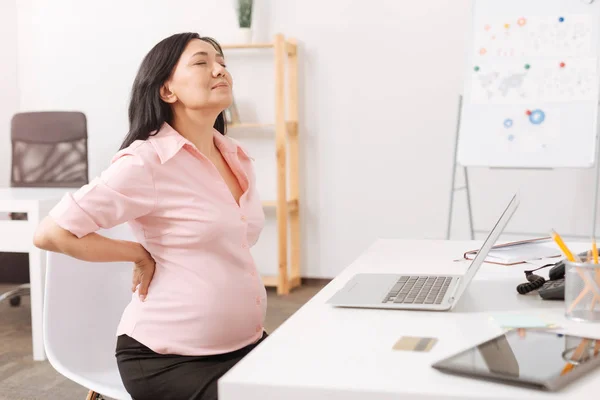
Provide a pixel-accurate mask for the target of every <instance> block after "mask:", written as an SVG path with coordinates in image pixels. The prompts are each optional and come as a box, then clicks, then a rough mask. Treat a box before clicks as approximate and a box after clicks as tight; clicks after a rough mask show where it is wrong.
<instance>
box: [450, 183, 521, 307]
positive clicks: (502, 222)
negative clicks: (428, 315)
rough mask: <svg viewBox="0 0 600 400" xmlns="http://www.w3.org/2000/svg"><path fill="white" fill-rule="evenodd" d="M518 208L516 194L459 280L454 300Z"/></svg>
mask: <svg viewBox="0 0 600 400" xmlns="http://www.w3.org/2000/svg"><path fill="white" fill-rule="evenodd" d="M518 206H519V197H518V194H515V195H514V196H513V198H512V199H511V200H510V203H508V206H507V207H506V209H505V210H504V212H503V213H502V215H501V216H500V218H499V219H498V221H497V222H496V225H495V226H494V228H493V229H492V230H491V232H490V234H489V235H488V237H487V238H486V239H485V242H484V243H483V246H481V248H480V249H479V251H478V252H477V255H476V256H475V258H474V259H473V261H472V262H471V265H470V266H469V268H468V269H467V272H466V273H465V275H464V277H463V278H461V280H460V282H459V287H458V290H457V292H456V294H455V296H454V298H455V299H458V298H460V296H461V295H462V294H463V292H464V291H465V289H466V288H467V286H468V285H469V283H470V282H471V280H472V279H473V277H474V276H475V274H476V273H477V271H478V270H479V267H480V266H481V264H483V262H484V261H485V258H486V257H487V255H488V252H489V251H490V249H491V248H492V247H493V246H494V244H495V243H496V241H497V240H498V238H499V237H500V235H501V234H502V232H503V231H504V228H505V227H506V224H508V221H510V219H511V218H512V216H513V214H514V213H515V211H516V209H517V207H518ZM455 304H456V303H455Z"/></svg>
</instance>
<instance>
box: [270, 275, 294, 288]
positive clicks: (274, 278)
mask: <svg viewBox="0 0 600 400" xmlns="http://www.w3.org/2000/svg"><path fill="white" fill-rule="evenodd" d="M277 281H278V278H277V276H262V282H263V285H265V286H266V287H277ZM288 283H289V287H290V289H294V288H297V287H299V286H300V284H301V283H302V279H301V278H300V277H295V278H290V279H289V280H288Z"/></svg>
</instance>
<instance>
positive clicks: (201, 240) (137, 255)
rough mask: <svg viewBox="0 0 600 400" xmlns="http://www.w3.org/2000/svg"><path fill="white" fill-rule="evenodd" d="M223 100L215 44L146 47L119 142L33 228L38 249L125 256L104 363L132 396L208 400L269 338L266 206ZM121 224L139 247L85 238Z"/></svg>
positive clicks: (173, 40)
mask: <svg viewBox="0 0 600 400" xmlns="http://www.w3.org/2000/svg"><path fill="white" fill-rule="evenodd" d="M231 102H232V78H231V75H230V74H229V72H228V71H227V67H226V64H225V58H224V55H223V51H222V49H221V47H220V46H219V44H218V43H217V42H216V41H215V40H213V39H211V38H208V37H201V36H199V35H198V34H195V33H181V34H176V35H173V36H170V37H168V38H166V39H164V40H162V41H161V42H159V43H158V44H156V46H154V47H153V48H152V49H151V50H150V52H149V53H148V54H147V55H146V57H145V58H144V59H143V61H142V63H141V65H140V68H139V71H138V73H137V76H136V78H135V81H134V83H133V88H132V93H131V100H130V104H129V132H128V134H127V135H126V137H125V140H124V142H123V144H122V146H121V149H120V150H119V151H118V152H117V153H116V154H115V156H114V157H113V159H112V162H111V163H110V165H109V166H108V167H107V168H106V169H105V170H104V171H103V172H102V174H100V176H99V177H97V178H95V179H94V180H92V181H91V182H90V184H88V185H85V186H83V187H82V188H81V189H79V190H78V191H76V192H75V193H73V194H67V195H65V196H64V198H63V199H62V200H61V201H60V202H59V203H58V204H57V205H56V207H55V208H54V209H53V210H52V211H51V212H50V214H49V216H48V217H47V218H46V219H45V220H44V221H43V222H42V223H41V224H40V226H39V227H38V229H37V231H36V234H35V239H34V242H35V245H36V246H37V247H39V248H42V249H45V250H48V251H54V252H61V253H64V254H67V255H70V256H72V257H75V258H78V259H81V260H86V261H92V262H94V261H95V262H107V261H108V262H113V261H114V262H119V261H129V262H132V263H133V266H134V268H133V282H132V291H133V292H134V295H133V296H132V299H131V302H130V303H129V304H128V306H127V307H126V308H125V310H124V312H123V315H122V317H121V322H120V324H119V327H118V331H117V345H116V357H117V363H118V366H119V370H120V373H121V377H122V380H123V383H124V385H125V388H126V389H127V391H128V392H129V393H130V394H131V396H132V397H133V398H134V399H135V400H145V399H152V400H156V399H177V400H183V399H217V380H218V379H219V378H220V377H221V376H222V375H223V374H224V373H225V372H227V371H228V370H229V369H230V368H231V367H233V366H234V365H235V364H236V363H237V362H238V361H239V360H240V359H241V358H242V357H244V356H245V355H246V354H248V353H249V352H250V351H251V350H252V349H253V348H254V347H255V346H256V345H257V344H259V343H260V342H261V341H262V340H264V339H265V338H266V336H267V334H266V332H265V331H264V329H263V322H264V318H265V312H266V291H265V287H264V285H263V284H262V281H261V279H260V276H259V274H258V272H257V269H256V265H255V263H254V260H253V258H252V255H251V253H250V248H251V246H253V245H254V244H255V243H256V241H257V240H258V237H259V235H260V232H261V230H262V228H263V226H264V214H263V209H262V204H261V200H260V198H259V196H258V193H257V190H256V185H255V176H254V169H253V165H252V161H251V158H250V157H249V156H248V154H247V153H246V151H244V149H243V148H242V147H241V146H240V145H239V144H238V143H237V142H236V141H234V140H233V139H231V138H229V137H227V136H225V128H226V123H225V118H224V114H223V112H224V110H226V109H227V108H228V107H229V105H230V104H231ZM109 117H110V116H107V118H109ZM122 223H128V224H129V225H130V226H131V228H132V231H133V233H134V234H135V237H136V239H137V242H129V241H122V240H112V239H108V238H106V237H104V236H102V235H100V234H98V233H96V231H98V230H99V229H101V228H104V229H106V228H111V227H113V226H116V225H119V224H122ZM73 284H77V283H76V282H73Z"/></svg>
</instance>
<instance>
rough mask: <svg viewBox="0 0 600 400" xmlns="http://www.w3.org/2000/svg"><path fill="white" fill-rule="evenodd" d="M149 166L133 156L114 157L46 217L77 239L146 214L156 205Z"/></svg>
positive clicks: (64, 198) (66, 196)
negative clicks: (102, 169) (105, 167)
mask: <svg viewBox="0 0 600 400" xmlns="http://www.w3.org/2000/svg"><path fill="white" fill-rule="evenodd" d="M155 192H156V191H155V187H154V179H153V175H152V170H151V167H150V165H148V164H147V163H144V161H143V159H142V157H140V156H139V155H135V154H123V155H120V156H118V157H115V159H114V161H113V162H112V164H111V165H110V166H109V167H108V168H107V169H106V170H105V171H104V172H102V174H101V175H100V176H99V177H97V178H95V179H94V180H92V181H91V182H90V183H89V184H87V185H85V186H82V187H81V188H80V189H79V190H77V191H76V192H74V193H72V194H71V193H68V194H66V195H65V196H64V197H63V198H62V199H61V200H60V202H59V203H58V204H57V205H56V206H55V207H54V208H53V209H52V210H51V211H50V213H49V215H50V216H51V217H52V218H53V219H54V220H55V221H56V223H57V224H58V225H59V226H60V227H62V228H63V229H66V230H68V231H69V232H71V233H72V234H74V235H75V236H77V237H78V238H81V237H83V236H85V235H87V234H89V233H92V232H95V231H97V230H98V229H100V228H103V229H109V228H112V227H113V226H117V225H120V224H122V223H125V222H127V221H130V220H134V219H136V218H139V217H141V216H144V215H147V214H149V213H150V212H151V211H152V210H153V208H154V205H155V202H156V193H155Z"/></svg>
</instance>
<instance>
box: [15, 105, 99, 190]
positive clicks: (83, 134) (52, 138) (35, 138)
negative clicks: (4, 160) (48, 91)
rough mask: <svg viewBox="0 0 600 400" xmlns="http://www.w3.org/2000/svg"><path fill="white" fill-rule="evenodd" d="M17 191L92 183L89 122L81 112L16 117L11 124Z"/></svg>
mask: <svg viewBox="0 0 600 400" xmlns="http://www.w3.org/2000/svg"><path fill="white" fill-rule="evenodd" d="M11 142H12V166H11V179H10V183H11V186H13V187H73V188H78V187H81V186H83V185H85V184H86V183H88V145H87V119H86V117H85V115H84V114H83V113H81V112H78V111H43V112H23V113H18V114H15V115H14V116H13V118H12V121H11Z"/></svg>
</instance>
